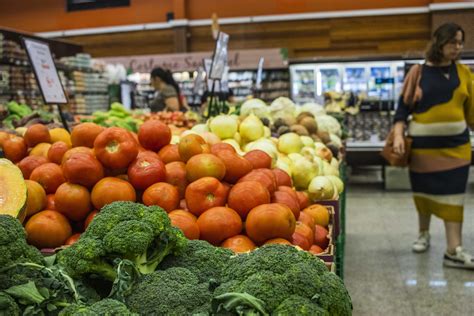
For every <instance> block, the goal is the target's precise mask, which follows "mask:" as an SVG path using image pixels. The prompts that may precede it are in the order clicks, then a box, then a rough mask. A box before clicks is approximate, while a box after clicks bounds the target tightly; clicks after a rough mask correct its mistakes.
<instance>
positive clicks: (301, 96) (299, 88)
mask: <svg viewBox="0 0 474 316" xmlns="http://www.w3.org/2000/svg"><path fill="white" fill-rule="evenodd" d="M290 76H291V79H290V80H291V98H292V99H293V101H294V102H295V103H297V104H303V103H306V102H314V100H315V99H316V98H317V94H316V67H315V65H314V64H302V65H293V66H291V67H290Z"/></svg>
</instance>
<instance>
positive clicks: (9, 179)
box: [0, 158, 28, 221]
mask: <svg viewBox="0 0 474 316" xmlns="http://www.w3.org/2000/svg"><path fill="white" fill-rule="evenodd" d="M27 192H28V191H27V188H26V183H25V180H24V179H23V174H22V173H21V170H20V168H18V167H17V166H15V165H14V164H13V163H12V162H11V161H10V160H8V159H3V158H2V159H0V214H7V215H10V216H13V217H15V218H18V219H19V220H20V221H23V220H24V219H25V216H26V200H27Z"/></svg>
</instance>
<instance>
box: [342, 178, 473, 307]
mask: <svg viewBox="0 0 474 316" xmlns="http://www.w3.org/2000/svg"><path fill="white" fill-rule="evenodd" d="M469 191H470V194H468V198H467V200H466V209H465V214H464V217H465V220H464V246H465V248H467V249H468V250H469V251H471V253H474V188H472V187H471V188H470V190H469ZM348 192H349V194H348V205H347V223H346V225H347V227H346V230H347V235H346V253H345V283H346V286H347V288H348V290H349V293H350V294H351V297H352V300H353V304H354V315H384V316H389V315H390V316H391V315H403V316H409V315H456V316H457V315H474V271H461V270H455V269H454V270H453V269H448V268H443V266H442V256H443V252H444V251H445V237H444V226H443V224H442V222H441V221H440V220H439V219H437V218H433V220H432V228H431V235H432V241H431V248H430V250H429V251H428V252H427V253H424V254H414V253H412V252H411V244H412V242H413V240H414V238H415V237H416V235H417V222H416V211H415V209H414V206H413V202H412V200H411V195H410V193H407V192H384V191H383V190H381V189H379V188H377V187H375V186H369V185H353V186H352V187H350V188H349V190H348Z"/></svg>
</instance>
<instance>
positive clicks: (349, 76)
mask: <svg viewBox="0 0 474 316" xmlns="http://www.w3.org/2000/svg"><path fill="white" fill-rule="evenodd" d="M342 86H343V89H344V91H350V92H352V93H354V94H356V95H359V94H364V95H366V94H367V69H366V67H365V65H363V64H351V65H346V66H345V67H344V72H343V80H342Z"/></svg>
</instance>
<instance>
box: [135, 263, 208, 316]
mask: <svg viewBox="0 0 474 316" xmlns="http://www.w3.org/2000/svg"><path fill="white" fill-rule="evenodd" d="M211 296H212V295H211V293H210V291H209V285H208V284H207V283H200V282H199V279H198V277H197V276H196V275H194V274H193V273H192V272H191V271H189V270H188V269H185V268H169V269H167V270H164V271H155V272H153V273H150V274H147V275H144V276H143V277H142V279H141V280H140V281H139V282H138V284H137V285H136V286H135V289H134V291H133V292H132V293H130V295H129V296H128V297H127V298H126V304H127V306H128V308H129V309H130V310H131V311H132V312H137V313H140V314H142V315H176V316H178V315H179V316H184V315H193V314H197V313H204V312H205V311H208V310H210V301H211Z"/></svg>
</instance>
